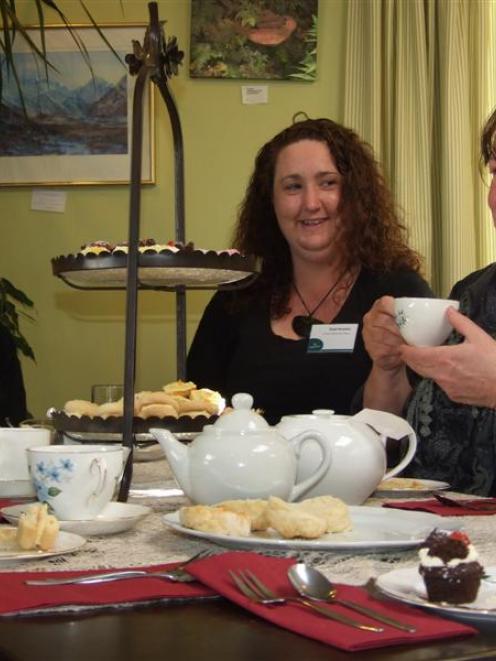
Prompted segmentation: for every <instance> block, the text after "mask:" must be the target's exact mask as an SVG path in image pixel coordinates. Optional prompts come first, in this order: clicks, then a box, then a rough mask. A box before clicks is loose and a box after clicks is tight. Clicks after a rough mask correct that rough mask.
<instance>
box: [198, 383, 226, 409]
mask: <svg viewBox="0 0 496 661" xmlns="http://www.w3.org/2000/svg"><path fill="white" fill-rule="evenodd" d="M189 396H190V399H191V400H192V401H198V402H202V403H203V404H204V406H203V408H205V409H206V410H207V411H209V412H210V413H211V414H212V415H218V414H219V413H221V412H222V411H223V410H224V407H225V405H226V402H225V399H224V398H223V397H222V395H221V394H220V393H219V392H217V391H216V390H210V388H198V389H197V390H192V391H191V393H190V395H189Z"/></svg>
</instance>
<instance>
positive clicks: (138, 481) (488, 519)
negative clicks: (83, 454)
mask: <svg viewBox="0 0 496 661" xmlns="http://www.w3.org/2000/svg"><path fill="white" fill-rule="evenodd" d="M177 491H178V486H177V484H176V482H175V481H174V479H173V478H172V475H171V472H170V469H169V467H168V464H167V462H166V461H165V460H159V461H148V462H141V463H135V465H134V476H133V482H132V487H131V494H132V495H131V497H130V499H129V502H134V503H139V504H142V505H147V506H149V507H151V508H152V512H151V513H150V514H149V515H148V516H146V517H145V518H144V519H142V520H141V521H139V522H138V523H137V525H136V526H135V527H134V528H132V529H131V530H129V531H127V532H123V533H119V534H115V535H109V536H100V537H88V539H87V542H86V544H85V545H84V547H82V548H81V549H80V550H79V551H76V552H74V553H71V554H67V555H62V556H58V557H53V558H45V559H40V560H29V561H25V562H17V563H5V562H2V563H1V564H0V571H27V570H29V571H31V570H32V571H38V570H39V571H54V570H72V569H106V568H115V567H127V566H140V565H150V564H160V563H166V562H174V561H180V560H185V559H186V558H188V557H190V556H192V555H194V554H195V553H198V552H199V551H200V550H202V549H205V548H208V549H210V550H212V551H214V552H219V553H221V552H223V551H225V550H227V549H226V548H225V547H221V546H219V545H217V544H214V543H209V542H208V541H206V540H204V539H202V540H199V539H193V538H190V537H187V536H186V535H183V534H181V533H178V532H175V531H173V530H171V529H170V528H168V527H167V526H166V525H165V524H164V523H163V521H162V516H163V515H164V514H165V513H167V512H173V511H175V510H177V509H178V508H179V507H180V506H181V505H184V504H187V503H188V502H189V501H188V500H187V499H186V498H185V497H184V496H182V495H177ZM158 493H162V494H163V495H157V494H158ZM381 502H383V501H380V500H379V499H376V500H369V501H368V502H367V504H368V505H369V504H370V505H380V503H381ZM446 521H450V522H451V521H453V519H446ZM455 521H456V525H459V526H460V527H463V529H464V530H465V531H466V532H467V533H468V534H469V535H470V538H471V539H472V541H473V543H474V544H475V546H476V548H477V549H478V551H479V554H480V556H481V560H482V563H483V564H484V565H485V566H486V567H487V566H490V565H496V545H494V541H493V535H494V526H495V518H494V516H469V517H456V519H455ZM274 554H276V555H281V552H280V551H276V552H274ZM288 555H298V556H299V557H301V556H303V557H304V560H305V561H306V562H310V563H312V564H316V565H318V566H319V569H321V570H322V571H323V572H324V573H325V574H327V575H328V577H329V578H331V579H332V580H335V581H339V582H343V583H351V584H355V585H358V584H363V583H366V582H367V580H368V579H369V578H372V577H376V576H378V575H380V574H383V573H385V572H387V571H389V570H390V569H392V568H393V567H394V568H400V567H414V566H417V564H418V557H417V551H416V550H406V551H386V550H385V551H383V552H373V553H367V552H360V553H350V552H335V551H332V552H313V551H312V552H304V553H301V552H300V553H298V554H297V553H296V552H291V551H289V552H288Z"/></svg>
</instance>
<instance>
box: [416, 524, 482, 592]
mask: <svg viewBox="0 0 496 661" xmlns="http://www.w3.org/2000/svg"><path fill="white" fill-rule="evenodd" d="M419 557H420V566H419V572H420V574H421V576H422V577H423V579H424V583H425V587H426V590H427V597H428V599H429V601H444V602H446V603H448V604H468V603H471V602H473V601H475V599H476V597H477V593H478V591H479V587H480V582H481V578H482V575H483V573H484V570H483V568H482V565H481V564H480V562H479V555H478V553H477V551H476V549H475V548H474V546H473V544H472V543H471V541H470V539H469V537H468V536H467V535H466V534H465V533H463V532H461V531H459V530H456V531H454V532H453V531H449V530H434V531H433V532H431V534H430V535H429V536H428V537H427V539H426V540H425V542H424V543H423V544H422V546H421V547H420V549H419Z"/></svg>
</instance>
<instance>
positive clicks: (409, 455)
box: [381, 431, 417, 480]
mask: <svg viewBox="0 0 496 661" xmlns="http://www.w3.org/2000/svg"><path fill="white" fill-rule="evenodd" d="M381 440H383V441H384V444H385V443H386V439H385V438H384V439H382V438H381ZM416 449H417V436H416V434H415V432H413V431H412V432H411V433H410V434H408V450H407V452H406V454H405V456H404V457H403V459H402V460H401V461H400V462H399V464H396V466H393V468H391V469H390V470H388V472H387V473H385V475H384V477H383V478H382V479H383V480H387V479H388V478H390V477H394V476H395V475H398V473H401V471H402V470H403V469H404V468H406V467H407V466H408V464H409V463H410V462H411V460H412V459H413V456H414V454H415V451H416Z"/></svg>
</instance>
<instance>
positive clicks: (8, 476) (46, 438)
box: [0, 427, 51, 495]
mask: <svg viewBox="0 0 496 661" xmlns="http://www.w3.org/2000/svg"><path fill="white" fill-rule="evenodd" d="M50 438H51V431H50V429H34V428H24V427H0V480H2V481H7V480H9V481H18V480H25V481H26V482H29V481H30V476H29V469H28V459H27V455H26V450H27V448H31V447H33V446H35V445H36V446H38V445H48V444H49V443H50ZM30 493H31V494H32V493H33V492H32V490H31V489H30ZM27 495H30V494H27Z"/></svg>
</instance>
